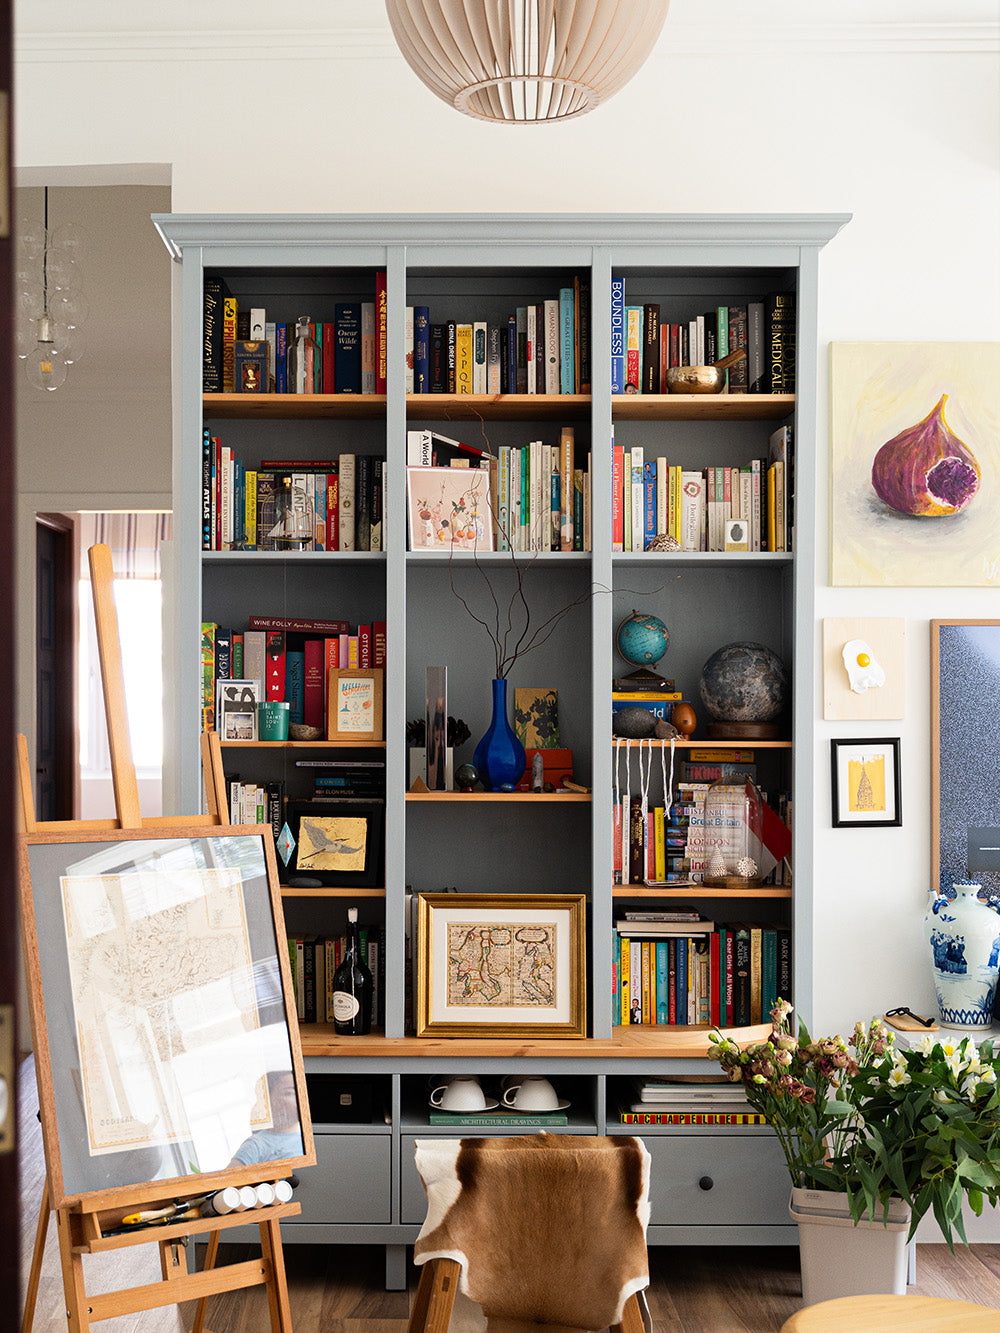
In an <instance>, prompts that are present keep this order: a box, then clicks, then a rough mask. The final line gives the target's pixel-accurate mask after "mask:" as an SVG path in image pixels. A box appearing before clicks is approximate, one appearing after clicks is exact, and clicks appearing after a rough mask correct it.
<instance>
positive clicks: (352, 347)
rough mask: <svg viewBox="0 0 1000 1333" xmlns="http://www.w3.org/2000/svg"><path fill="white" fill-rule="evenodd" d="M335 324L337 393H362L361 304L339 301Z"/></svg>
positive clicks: (335, 313)
mask: <svg viewBox="0 0 1000 1333" xmlns="http://www.w3.org/2000/svg"><path fill="white" fill-rule="evenodd" d="M333 318H334V324H335V326H336V327H335V330H334V336H335V339H336V341H335V344H334V354H333V375H334V382H335V384H336V392H337V393H360V392H361V304H360V302H358V301H338V302H337V303H336V305H335V306H334V309H333Z"/></svg>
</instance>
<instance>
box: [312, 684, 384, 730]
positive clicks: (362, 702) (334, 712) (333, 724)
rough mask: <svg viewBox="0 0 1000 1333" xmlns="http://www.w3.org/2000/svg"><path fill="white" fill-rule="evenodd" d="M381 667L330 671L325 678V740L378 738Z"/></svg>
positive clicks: (380, 722)
mask: <svg viewBox="0 0 1000 1333" xmlns="http://www.w3.org/2000/svg"><path fill="white" fill-rule="evenodd" d="M383 678H384V672H383V670H382V668H381V667H351V668H342V669H340V670H332V671H330V672H329V675H328V678H327V694H326V739H327V740H328V741H358V742H359V743H360V742H365V741H380V740H382V738H383V732H382V688H383Z"/></svg>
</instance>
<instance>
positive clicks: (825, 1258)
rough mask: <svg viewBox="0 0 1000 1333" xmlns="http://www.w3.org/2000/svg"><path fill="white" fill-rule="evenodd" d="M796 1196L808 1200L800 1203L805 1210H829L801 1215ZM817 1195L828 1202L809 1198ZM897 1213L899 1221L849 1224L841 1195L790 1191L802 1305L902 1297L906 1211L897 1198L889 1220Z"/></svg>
mask: <svg viewBox="0 0 1000 1333" xmlns="http://www.w3.org/2000/svg"><path fill="white" fill-rule="evenodd" d="M797 1193H798V1194H800V1195H802V1194H804V1195H810V1196H813V1198H812V1199H811V1200H810V1199H807V1200H805V1202H806V1204H807V1206H811V1207H815V1208H819V1207H823V1208H825V1209H829V1210H830V1211H827V1212H804V1211H801V1210H800V1209H799V1208H796V1207H795V1206H794V1201H795V1195H796V1194H797ZM823 1194H826V1195H828V1196H829V1197H828V1199H826V1200H823V1199H817V1198H816V1197H815V1196H818V1195H823ZM835 1201H837V1202H835ZM840 1201H842V1202H840ZM897 1204H898V1208H897V1207H896V1205H897ZM841 1207H843V1215H839V1212H840V1209H841ZM900 1211H901V1212H902V1213H904V1214H905V1216H904V1217H903V1218H902V1220H897V1221H886V1222H883V1221H882V1220H881V1218H879V1219H878V1220H874V1221H873V1220H872V1219H871V1218H863V1219H862V1220H861V1221H860V1222H859V1223H858V1224H857V1225H856V1226H855V1224H854V1220H853V1219H852V1217H851V1216H850V1211H849V1209H848V1208H847V1195H846V1194H842V1195H838V1194H837V1192H836V1191H834V1190H826V1191H824V1190H795V1189H793V1190H792V1200H791V1201H790V1202H789V1205H788V1212H789V1214H790V1216H791V1217H792V1219H793V1220H794V1221H795V1222H797V1223H798V1226H799V1263H800V1265H801V1269H802V1303H803V1304H804V1305H816V1304H818V1303H819V1302H820V1301H831V1300H835V1299H836V1298H837V1297H838V1296H905V1295H906V1235H907V1232H908V1231H909V1226H910V1208H909V1204H906V1203H903V1201H902V1200H898V1201H893V1203H890V1211H889V1216H890V1218H892V1217H893V1216H894V1214H895V1215H896V1216H897V1217H898V1215H899V1212H900ZM835 1212H836V1214H838V1215H834V1213H835Z"/></svg>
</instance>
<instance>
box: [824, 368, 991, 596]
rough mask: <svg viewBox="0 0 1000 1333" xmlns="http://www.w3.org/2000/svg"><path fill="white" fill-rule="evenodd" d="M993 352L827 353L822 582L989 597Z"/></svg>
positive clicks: (839, 585) (837, 584) (843, 585)
mask: <svg viewBox="0 0 1000 1333" xmlns="http://www.w3.org/2000/svg"><path fill="white" fill-rule="evenodd" d="M998 504H1000V343H989V342H966V343H961V342H955V343H935V342H912V343H890V342H877V343H831V344H830V583H831V584H832V585H834V586H835V587H952V586H954V587H978V586H986V587H991V586H993V587H1000V530H998V528H997V524H996V517H995V516H996V514H997V506H998Z"/></svg>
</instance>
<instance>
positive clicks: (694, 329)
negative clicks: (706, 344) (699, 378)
mask: <svg viewBox="0 0 1000 1333" xmlns="http://www.w3.org/2000/svg"><path fill="white" fill-rule="evenodd" d="M687 363H688V365H689V366H697V365H699V364H700V362H699V360H698V321H697V320H696V319H691V320H688V360H687Z"/></svg>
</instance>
